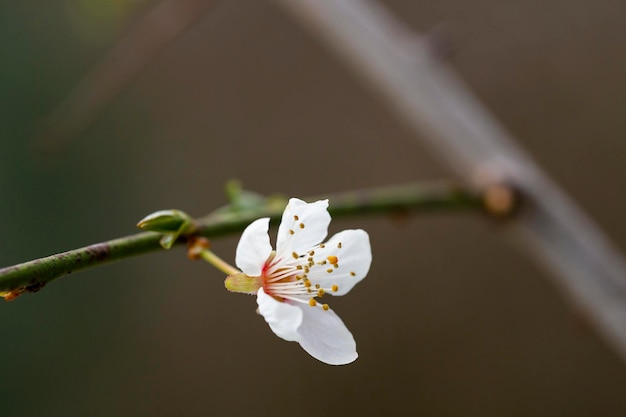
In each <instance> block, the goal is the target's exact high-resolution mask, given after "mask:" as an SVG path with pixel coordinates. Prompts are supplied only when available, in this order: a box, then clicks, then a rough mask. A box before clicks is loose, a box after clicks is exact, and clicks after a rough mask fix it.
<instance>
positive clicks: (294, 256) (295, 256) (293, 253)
mask: <svg viewBox="0 0 626 417" xmlns="http://www.w3.org/2000/svg"><path fill="white" fill-rule="evenodd" d="M291 256H293V259H298V258H299V257H298V254H297V253H295V252H292V253H291Z"/></svg>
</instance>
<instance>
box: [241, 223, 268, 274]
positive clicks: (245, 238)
mask: <svg viewBox="0 0 626 417" xmlns="http://www.w3.org/2000/svg"><path fill="white" fill-rule="evenodd" d="M269 223H270V219H269V218H263V219H259V220H255V221H254V222H252V223H251V224H250V225H249V226H248V227H246V230H244V231H243V233H242V235H241V239H239V244H238V245H237V252H236V254H235V264H237V266H238V267H239V269H241V270H242V271H243V272H244V274H246V275H249V276H251V277H258V276H259V275H261V272H262V271H263V266H264V265H265V261H267V259H268V258H269V256H270V254H271V253H272V245H271V244H270V237H269V236H268V234H267V230H268V228H269Z"/></svg>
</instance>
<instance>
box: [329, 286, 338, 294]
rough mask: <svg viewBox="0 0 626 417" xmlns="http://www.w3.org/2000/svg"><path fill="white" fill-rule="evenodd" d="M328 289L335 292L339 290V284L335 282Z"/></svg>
mask: <svg viewBox="0 0 626 417" xmlns="http://www.w3.org/2000/svg"><path fill="white" fill-rule="evenodd" d="M330 289H331V290H333V292H337V291H339V286H338V285H337V284H335V285H333V286H332V287H330Z"/></svg>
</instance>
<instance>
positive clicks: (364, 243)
mask: <svg viewBox="0 0 626 417" xmlns="http://www.w3.org/2000/svg"><path fill="white" fill-rule="evenodd" d="M340 243H341V245H340ZM339 246H341V247H339ZM329 256H336V257H337V265H338V267H337V268H333V267H332V265H329V264H326V265H319V266H318V265H316V266H315V267H313V268H311V271H310V273H309V274H308V277H309V279H310V280H311V282H312V283H313V284H320V286H322V287H323V288H330V287H332V286H333V285H335V284H336V285H337V286H338V287H339V290H338V291H337V292H330V291H328V292H327V293H328V294H332V295H344V294H345V293H347V292H348V291H350V290H351V289H352V287H354V286H355V285H356V284H357V283H358V282H359V281H361V280H362V279H363V278H365V276H366V275H367V273H368V271H369V269H370V265H371V263H372V248H371V246H370V239H369V236H368V234H367V232H366V231H364V230H361V229H356V230H344V231H343V232H339V233H337V234H336V235H334V236H333V237H332V238H330V240H329V241H328V242H326V243H325V244H324V248H316V249H315V259H316V261H322V260H325V259H328V257H329ZM329 270H330V271H332V272H331V273H328V272H327V271H329Z"/></svg>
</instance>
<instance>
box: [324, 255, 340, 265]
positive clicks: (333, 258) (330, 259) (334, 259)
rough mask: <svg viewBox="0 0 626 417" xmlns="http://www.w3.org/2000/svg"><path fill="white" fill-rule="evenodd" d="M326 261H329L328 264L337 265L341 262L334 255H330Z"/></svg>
mask: <svg viewBox="0 0 626 417" xmlns="http://www.w3.org/2000/svg"><path fill="white" fill-rule="evenodd" d="M326 259H328V262H330V263H331V264H336V263H337V261H339V259H337V257H336V256H333V255H330V256H329V257H328V258H326Z"/></svg>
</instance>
